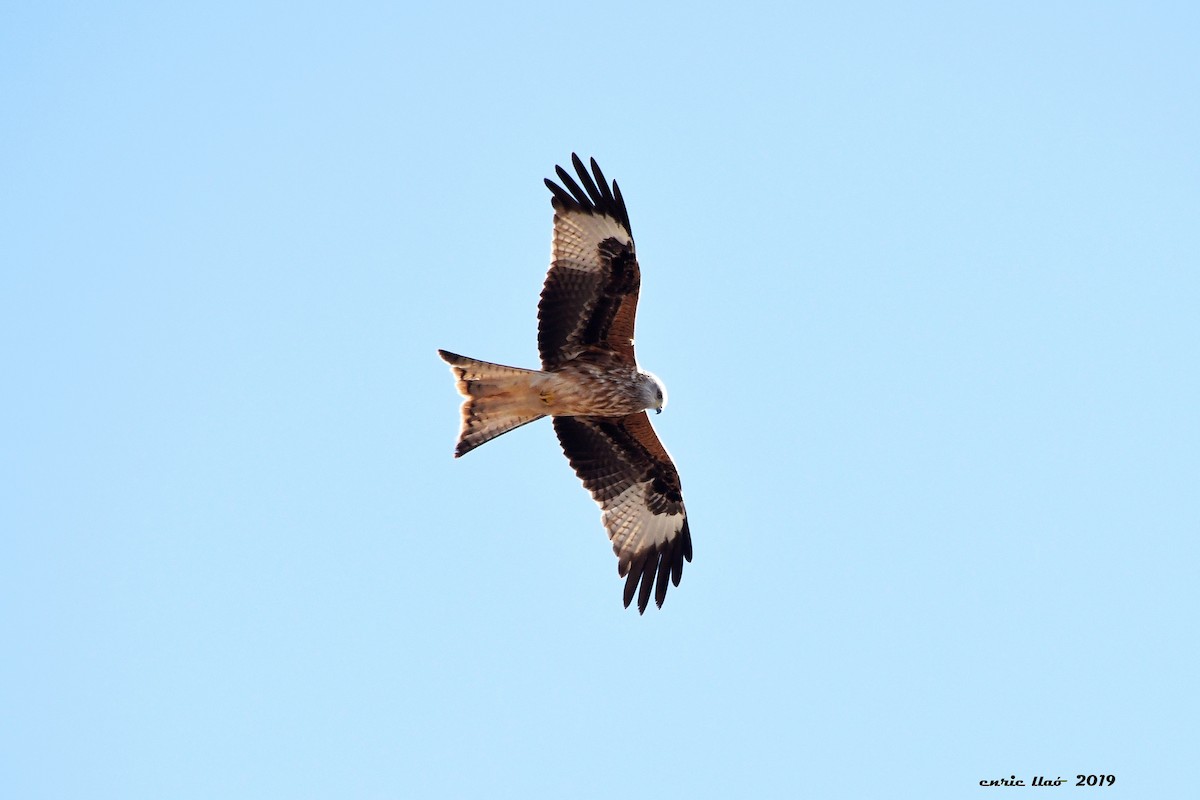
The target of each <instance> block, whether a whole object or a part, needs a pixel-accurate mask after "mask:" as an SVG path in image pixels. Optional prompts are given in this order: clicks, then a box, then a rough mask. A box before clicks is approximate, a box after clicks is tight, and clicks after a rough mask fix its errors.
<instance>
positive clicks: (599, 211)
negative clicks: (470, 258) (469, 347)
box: [438, 156, 692, 611]
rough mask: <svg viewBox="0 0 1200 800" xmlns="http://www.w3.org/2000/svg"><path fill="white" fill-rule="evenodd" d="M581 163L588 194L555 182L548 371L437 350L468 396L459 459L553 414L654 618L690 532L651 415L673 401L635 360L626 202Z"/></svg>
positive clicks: (541, 337)
mask: <svg viewBox="0 0 1200 800" xmlns="http://www.w3.org/2000/svg"><path fill="white" fill-rule="evenodd" d="M572 162H573V164H574V166H575V169H576V172H577V174H578V175H579V179H580V181H581V183H582V184H583V186H582V187H581V186H580V185H579V184H577V183H576V182H575V181H574V179H572V178H571V176H570V175H569V174H568V173H567V172H566V170H564V169H562V168H561V167H559V168H558V176H559V178H560V179H561V180H562V181H563V183H564V185H565V186H566V187H567V190H564V189H563V188H562V187H560V186H558V185H557V184H555V183H553V182H551V181H546V185H547V186H548V187H549V188H550V190H551V192H552V193H553V194H554V199H553V203H552V204H553V206H554V210H555V215H554V244H553V250H554V259H553V262H552V264H551V267H550V272H549V274H548V275H547V276H546V284H545V287H544V288H543V290H542V299H541V303H540V304H539V306H538V349H539V350H540V351H541V356H542V369H540V370H532V369H523V368H521V367H509V366H504V365H502V364H493V363H491V362H487V361H479V360H477V359H473V358H467V357H465V356H460V355H457V354H455V353H450V352H448V351H445V350H439V351H438V354H439V355H440V356H441V357H442V358H443V359H444V360H445V361H446V362H447V363H449V364H450V365H451V368H452V369H453V371H454V375H455V378H456V379H457V385H458V389H459V391H460V392H461V393H462V394H463V396H464V397H465V398H466V400H465V401H464V402H463V409H462V418H463V425H462V432H461V434H460V436H459V441H458V445H457V446H456V448H455V451H454V455H455V457H458V456H462V455H465V454H466V453H468V452H470V451H471V450H473V449H474V448H476V447H478V446H479V445H481V444H483V443H484V442H487V441H489V440H491V439H493V438H495V437H497V436H499V435H501V434H503V433H507V432H508V431H510V430H512V429H514V428H516V427H519V426H521V425H525V424H527V423H530V422H533V421H534V420H537V419H540V418H541V417H544V416H550V417H552V418H553V420H554V430H555V433H556V434H557V435H558V438H559V442H560V443H561V444H562V447H563V452H564V453H565V454H566V456H567V458H568V460H569V461H570V462H571V466H572V467H573V468H574V469H575V472H576V473H577V474H578V475H579V477H580V479H581V480H582V481H583V484H584V486H585V487H586V488H587V489H588V490H589V491H590V492H591V493H592V497H593V498H594V499H595V500H596V502H598V503H599V504H600V507H601V509H602V515H601V518H602V521H603V523H604V526H605V528H606V529H607V531H608V534H609V538H610V539H611V540H612V542H613V549H614V551H615V552H616V554H617V557H618V565H617V566H618V572H619V574H620V575H622V576H624V577H626V578H627V579H626V583H625V605H626V606H628V605H629V604H630V602H631V600H632V598H633V596H634V593H635V591H636V592H637V595H638V610H639V611H645V609H646V605H647V603H648V602H649V598H650V593H651V590H652V588H653V589H654V595H655V601H656V602H657V604H658V605H660V606H661V605H662V603H663V600H664V598H665V597H666V592H667V583H668V579H669V580H670V582H672V583H674V584H675V585H679V578H680V576H681V575H682V573H683V562H684V560H685V559H686V560H687V561H691V559H692V541H691V533H690V530H689V528H688V522H687V514H686V512H685V510H684V507H683V496H682V494H681V491H680V487H679V475H678V473H677V472H676V470H675V466H674V464H673V463H672V461H671V458H670V456H669V455H667V451H666V449H665V448H663V446H662V443H661V442H659V440H658V437H657V436H656V435H655V433H654V429H653V428H651V427H650V421H649V418H648V417H647V416H646V413H645V412H646V410H648V409H651V408H653V409H654V410H655V411H661V410H662V408H663V405H664V404H665V403H666V393H665V391H664V389H663V387H662V384H661V383H659V381H658V379H657V378H655V377H654V376H653V375H651V374H650V373H648V372H645V371H643V370H641V369H639V368H638V365H637V361H636V359H635V358H634V353H633V324H634V315H635V313H636V309H637V297H638V291H639V288H640V284H641V275H640V271H639V268H638V263H637V258H636V256H635V254H634V247H633V237H632V235H631V234H630V232H629V215H628V212H627V211H626V210H625V201H624V199H623V198H622V197H621V193H620V189H618V188H617V185H616V183H613V184H612V187H611V188H609V186H608V184H607V182H606V181H605V180H604V176H603V174H602V173H601V172H600V168H599V166H598V165H597V164H596V162H595V160H593V161H592V163H591V166H592V172H593V173H594V174H595V180H593V177H592V175H590V174H589V173H588V171H587V169H586V168H585V167H584V165H583V162H582V161H580V160H579V158H578V157H577V156H572ZM639 584H640V591H637V590H638V588H639Z"/></svg>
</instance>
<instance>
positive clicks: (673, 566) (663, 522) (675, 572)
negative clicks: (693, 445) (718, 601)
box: [554, 412, 692, 613]
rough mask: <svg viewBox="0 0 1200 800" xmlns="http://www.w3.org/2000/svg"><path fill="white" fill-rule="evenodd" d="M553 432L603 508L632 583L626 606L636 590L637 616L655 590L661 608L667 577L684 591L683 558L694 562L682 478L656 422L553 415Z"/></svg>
mask: <svg viewBox="0 0 1200 800" xmlns="http://www.w3.org/2000/svg"><path fill="white" fill-rule="evenodd" d="M554 432H555V433H557V434H558V441H559V442H561V443H562V449H563V452H564V453H566V455H567V459H568V460H569V461H570V462H571V466H572V467H574V469H575V473H576V474H577V475H578V476H579V477H580V479H581V480H582V481H583V485H584V487H586V488H587V490H588V491H589V492H591V493H592V497H593V498H595V500H596V502H597V503H599V504H600V509H601V519H602V520H603V522H604V527H605V528H606V529H607V530H608V538H609V539H611V540H612V543H613V552H615V553H616V554H617V558H618V562H617V572H618V574H620V575H621V577H623V578H625V607H626V608H628V607H629V603H630V601H632V600H633V595H634V593H635V592H637V595H638V612H639V613H641V612H644V611H645V610H646V605H647V604H648V603H649V601H650V592H651V590H652V589H653V591H654V601H655V603H657V604H658V605H659V606H660V607H661V606H662V604H663V600H664V599H666V596H667V578H668V576H669V577H670V579H671V582H672V583H674V584H675V585H676V586H678V585H679V579H680V577H681V576H682V575H683V562H684V560H687V561H691V560H692V534H691V531H690V530H688V521H687V512H686V511H685V510H684V507H683V495H682V493H681V491H680V487H679V473H678V472H676V470H675V465H674V464H673V463H672V462H671V457H670V456H669V455H667V451H666V449H665V448H664V447H663V446H662V443H661V442H660V441H659V440H658V437H657V436H656V435H655V434H654V429H653V428H652V427H650V419H649V418H648V417H647V416H646V413H645V412H640V413H637V414H630V415H629V416H626V417H616V418H610V417H554ZM639 583H640V584H641V590H640V591H638V584H639Z"/></svg>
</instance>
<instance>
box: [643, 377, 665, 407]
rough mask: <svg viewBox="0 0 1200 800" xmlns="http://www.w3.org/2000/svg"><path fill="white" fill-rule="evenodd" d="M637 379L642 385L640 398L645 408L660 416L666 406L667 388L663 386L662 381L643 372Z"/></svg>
mask: <svg viewBox="0 0 1200 800" xmlns="http://www.w3.org/2000/svg"><path fill="white" fill-rule="evenodd" d="M639 377H640V378H641V383H642V396H643V397H644V398H645V400H646V408H648V409H650V408H653V409H654V413H656V414H661V413H662V410H663V408H665V407H666V405H667V387H665V386H663V385H662V381H660V380H659V379H658V378H656V377H655V376H654V375H653V374H651V373H649V372H645V371H643V372H642V373H641V374H640V376H639Z"/></svg>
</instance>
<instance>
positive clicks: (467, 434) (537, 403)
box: [438, 350, 546, 458]
mask: <svg viewBox="0 0 1200 800" xmlns="http://www.w3.org/2000/svg"><path fill="white" fill-rule="evenodd" d="M438 355H439V356H441V357H442V360H444V361H445V362H446V363H447V364H449V365H450V369H451V371H452V372H453V373H454V377H455V379H456V380H457V381H458V391H459V392H461V393H462V395H463V396H464V397H465V398H466V399H465V400H464V401H463V405H462V432H461V433H460V434H459V437H458V445H457V446H456V447H455V448H454V457H455V458H458V457H459V456H462V455H465V454H467V453H469V452H471V451H472V450H474V449H475V448H476V447H478V446H479V445H481V444H483V443H484V442H487V441H491V440H492V439H495V438H496V437H497V436H499V435H500V434H502V433H508V432H509V431H511V430H512V429H513V428H519V427H520V426H522V425H525V424H528V423H530V422H533V421H534V420H537V419H541V418H542V417H544V416H546V413H545V411H544V410H543V409H544V406H543V404H542V402H541V398H540V396H539V393H538V390H537V387H536V386H535V385H534V380H535V378H536V377H537V376H539V375H541V373H540V372H538V371H537V370H534V369H521V368H520V367H506V366H504V365H503V364H493V363H491V362H488V361H479V360H477V359H474V358H467V357H466V356H460V355H458V354H457V353H451V352H448V351H446V350H438Z"/></svg>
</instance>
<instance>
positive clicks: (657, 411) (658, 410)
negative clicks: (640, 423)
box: [654, 408, 662, 414]
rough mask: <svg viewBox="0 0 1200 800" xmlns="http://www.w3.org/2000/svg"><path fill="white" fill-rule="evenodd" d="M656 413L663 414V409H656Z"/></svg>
mask: <svg viewBox="0 0 1200 800" xmlns="http://www.w3.org/2000/svg"><path fill="white" fill-rule="evenodd" d="M654 413H655V414H661V413H662V409H661V408H656V409H654Z"/></svg>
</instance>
